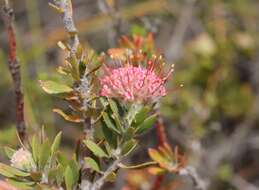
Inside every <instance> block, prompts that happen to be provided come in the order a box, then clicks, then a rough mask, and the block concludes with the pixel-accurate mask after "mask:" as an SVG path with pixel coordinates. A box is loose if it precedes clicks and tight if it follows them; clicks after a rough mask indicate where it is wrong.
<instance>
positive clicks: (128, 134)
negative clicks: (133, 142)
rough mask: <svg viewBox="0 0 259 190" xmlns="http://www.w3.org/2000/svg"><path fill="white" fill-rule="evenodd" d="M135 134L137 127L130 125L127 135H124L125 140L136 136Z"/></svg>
mask: <svg viewBox="0 0 259 190" xmlns="http://www.w3.org/2000/svg"><path fill="white" fill-rule="evenodd" d="M134 135H135V129H134V128H133V127H129V128H128V129H127V130H126V132H125V135H124V139H125V141H128V140H130V139H132V138H133V137H134Z"/></svg>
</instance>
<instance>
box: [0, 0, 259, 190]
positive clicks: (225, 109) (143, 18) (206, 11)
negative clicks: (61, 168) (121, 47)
mask: <svg viewBox="0 0 259 190" xmlns="http://www.w3.org/2000/svg"><path fill="white" fill-rule="evenodd" d="M11 3H12V6H13V8H14V10H15V14H16V21H15V22H16V34H17V38H18V40H17V41H18V54H19V59H20V62H21V65H22V80H23V90H24V93H25V115H26V121H27V125H28V126H29V130H30V131H32V132H34V131H35V130H38V129H39V128H40V127H41V126H45V127H46V130H47V132H48V134H49V136H51V137H53V136H54V135H55V134H56V132H57V131H59V130H62V131H63V133H64V139H63V144H64V149H65V150H67V151H68V152H70V151H71V150H73V148H74V147H75V144H74V140H75V139H76V138H77V137H78V136H80V135H81V133H82V128H81V127H80V126H79V125H73V124H71V123H67V122H65V121H63V119H62V118H60V116H58V115H56V114H54V113H53V112H52V109H53V108H54V107H56V106H61V107H62V106H63V107H64V105H63V102H61V101H59V100H57V99H55V98H53V97H51V96H48V95H46V94H45V93H44V92H43V91H42V90H41V89H40V87H39V84H38V81H39V80H41V79H54V80H63V79H62V78H57V75H56V68H57V66H58V65H62V64H63V59H64V55H63V53H62V52H61V51H60V50H59V49H58V48H57V46H56V43H57V42H58V41H59V40H63V41H64V40H66V38H67V35H66V32H65V31H64V29H63V26H62V22H61V19H60V17H59V15H57V14H56V12H55V11H53V10H52V9H51V8H50V7H49V6H48V1H46V0H12V1H11ZM106 3H107V4H104V3H103V1H102V0H100V1H99V0H73V5H74V19H75V21H76V23H77V28H78V30H79V35H80V39H81V42H82V43H83V44H84V46H86V47H89V48H92V49H94V50H96V51H97V52H102V51H105V50H107V49H108V48H109V47H114V46H115V45H116V43H117V40H118V38H119V36H120V35H122V34H126V35H131V34H140V35H145V34H146V33H147V32H153V33H154V37H155V41H156V45H157V47H158V48H159V50H160V51H161V52H163V53H164V54H165V56H166V59H167V63H168V64H173V63H174V64H175V73H174V74H173V76H172V77H171V78H170V80H169V82H168V89H169V93H168V96H167V97H165V98H163V100H162V103H161V114H162V116H163V118H164V122H165V126H166V131H167V135H168V138H169V140H170V142H171V144H172V145H178V146H180V148H181V150H182V151H183V152H185V153H186V155H187V157H188V162H189V163H190V164H191V165H192V166H194V167H195V168H196V169H197V171H198V173H199V175H200V176H201V178H202V179H204V181H205V182H206V183H208V184H209V189H212V190H235V189H237V190H250V189H251V190H256V189H259V157H258V155H259V132H258V130H259V127H258V126H259V125H258V118H259V117H258V116H259V99H258V93H259V89H258V88H259V52H258V51H259V48H258V47H259V38H258V36H259V12H258V10H259V1H258V0H196V1H195V0H114V1H113V0H107V1H106ZM2 4H3V2H2V1H1V2H0V5H2ZM107 5H109V6H107ZM1 7H2V6H1ZM0 41H1V46H0V48H1V49H0V76H1V78H0V129H1V132H0V146H1V148H2V146H3V145H12V146H16V145H17V138H16V131H15V111H14V109H15V102H14V100H15V99H14V92H13V86H12V80H11V76H10V73H9V71H8V65H7V56H6V51H7V38H6V33H5V31H4V27H3V22H2V21H1V25H0ZM181 84H183V85H184V87H183V88H180V85H181ZM150 137H153V138H150ZM155 137H156V134H155V130H153V131H150V132H149V133H148V134H146V135H145V137H144V138H143V139H144V140H143V141H142V147H141V148H139V149H138V151H137V152H135V153H134V154H133V155H132V159H131V160H129V161H128V162H131V161H134V162H141V161H144V160H146V159H147V156H146V155H147V154H146V150H144V149H146V148H147V147H152V146H155V145H156V138H155ZM1 152H2V151H1ZM0 159H1V160H3V159H4V158H3V156H2V154H1V155H0ZM129 176H130V177H129ZM171 177H172V176H167V180H165V182H164V183H165V184H164V185H165V189H179V190H181V189H182V190H185V189H186V190H188V189H193V188H192V185H191V183H190V181H188V180H186V179H182V178H176V179H174V180H172V179H171ZM151 180H152V176H148V175H147V174H146V171H131V172H124V171H122V172H121V177H120V178H119V180H118V182H117V183H116V188H117V189H123V188H124V189H125V190H126V189H127V188H128V189H133V190H134V189H146V188H148V186H149V185H150V183H151ZM122 182H124V185H121V184H123V183H122ZM249 188H250V189H249Z"/></svg>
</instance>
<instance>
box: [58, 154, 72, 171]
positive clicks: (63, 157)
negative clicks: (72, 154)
mask: <svg viewBox="0 0 259 190" xmlns="http://www.w3.org/2000/svg"><path fill="white" fill-rule="evenodd" d="M57 160H58V163H60V164H61V165H62V166H63V167H65V166H66V165H67V164H68V162H69V160H68V159H67V157H66V155H65V154H63V153H62V152H58V154H57Z"/></svg>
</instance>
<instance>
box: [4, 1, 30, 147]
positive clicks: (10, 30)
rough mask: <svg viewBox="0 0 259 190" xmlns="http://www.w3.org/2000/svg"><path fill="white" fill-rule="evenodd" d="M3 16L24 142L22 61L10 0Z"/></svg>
mask: <svg viewBox="0 0 259 190" xmlns="http://www.w3.org/2000/svg"><path fill="white" fill-rule="evenodd" d="M3 18H4V22H5V27H6V31H7V35H8V65H9V70H10V73H11V75H12V79H13V82H14V89H15V95H16V129H17V132H18V135H19V138H20V139H21V141H22V142H24V141H25V140H26V126H25V121H24V97H23V93H22V90H21V71H20V63H19V61H18V60H17V56H16V39H15V32H14V23H13V21H14V12H13V9H12V8H10V6H9V2H8V0H6V1H5V6H4V8H3Z"/></svg>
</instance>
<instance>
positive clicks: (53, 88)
mask: <svg viewBox="0 0 259 190" xmlns="http://www.w3.org/2000/svg"><path fill="white" fill-rule="evenodd" d="M40 86H41V88H42V89H43V90H44V91H45V92H47V93H48V94H61V93H69V92H72V91H73V89H72V88H70V87H69V86H67V85H64V84H59V83H57V82H54V81H40Z"/></svg>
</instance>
